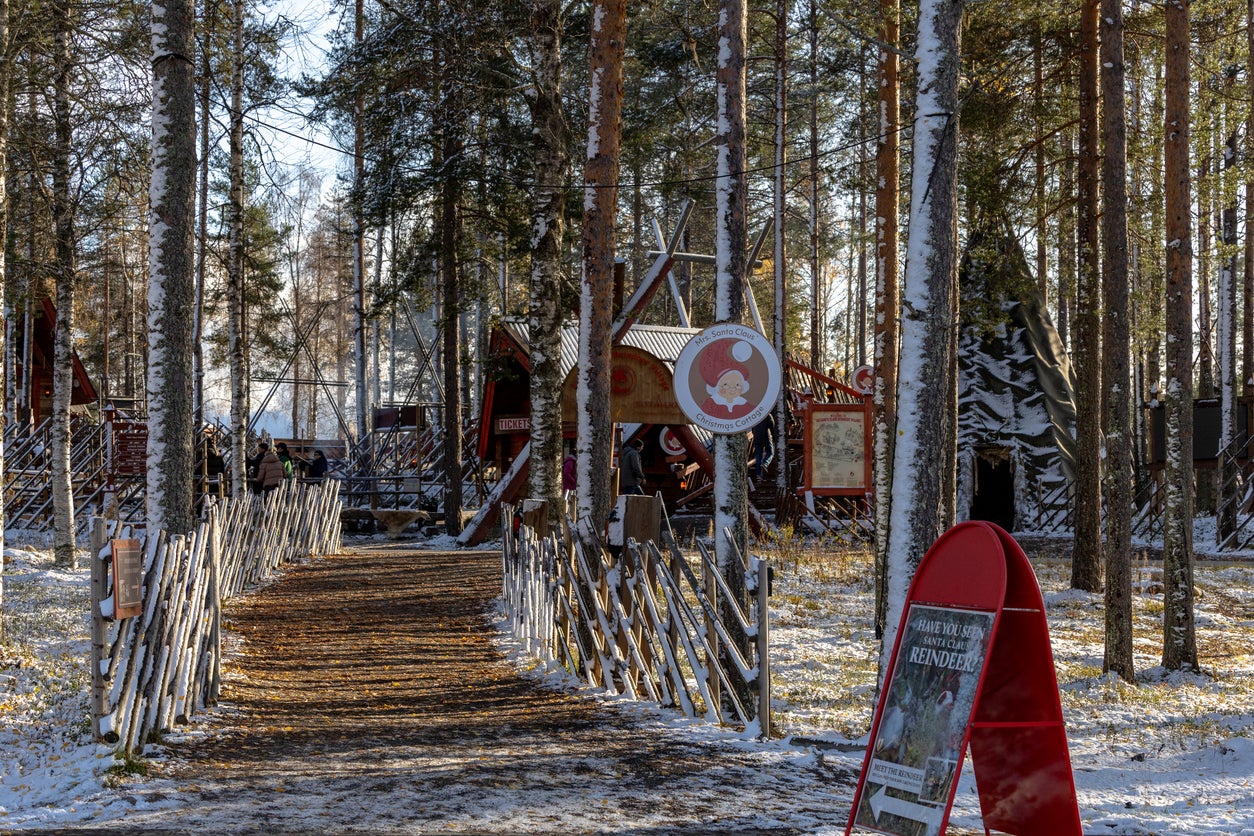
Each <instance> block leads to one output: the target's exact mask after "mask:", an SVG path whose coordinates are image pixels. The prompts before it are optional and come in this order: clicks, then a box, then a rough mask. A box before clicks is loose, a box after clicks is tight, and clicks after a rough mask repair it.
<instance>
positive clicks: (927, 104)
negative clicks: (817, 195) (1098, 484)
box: [880, 0, 963, 681]
mask: <svg viewBox="0 0 1254 836" xmlns="http://www.w3.org/2000/svg"><path fill="white" fill-rule="evenodd" d="M962 12H963V3H962V2H953V0H923V2H922V3H921V5H920V8H919V44H920V47H919V49H918V53H917V56H916V58H917V61H918V67H919V83H918V92H917V94H916V105H915V114H916V115H915V119H914V168H913V180H912V183H911V189H910V238H911V240H910V255H909V256H908V257H907V259H906V270H905V279H904V282H903V287H902V322H901V358H900V374H899V375H898V378H897V426H896V429H897V434H896V435H897V444H896V449H895V451H894V456H893V487H892V493H893V506H892V509H891V510H890V512H889V513H890V515H891V516H890V521H889V539H888V551H887V562H888V568H887V571H888V596H887V604H886V606H887V615H888V617H887V621H886V624H885V629H884V637H883V643H882V645H881V655H880V675H881V681H882V678H883V675H884V674H885V673H886V668H887V664H888V656H889V654H890V653H891V652H892V648H893V644H894V642H895V640H896V638H897V629H898V626H899V620H900V616H901V612H902V609H903V608H904V606H905V602H906V593H907V591H908V589H909V586H910V581H911V580H912V578H913V577H914V570H915V568H916V567H917V566H918V565H919V560H921V559H922V557H923V554H924V552H925V551H926V550H927V549H928V547H929V546H931V544H932V543H933V542H934V541H935V540H936V539H937V538H938V537H939V536H940V535H941V534H942V533H943V531H942V527H943V524H944V520H943V516H942V515H943V509H944V508H945V507H946V505H947V504H948V505H950V506H952V504H953V503H952V501H949V500H948V498H947V497H946V496H944V491H945V488H946V485H948V484H951V482H950V479H949V475H948V474H946V473H945V466H946V463H947V462H948V461H949V460H950V452H949V449H948V448H950V447H952V446H953V444H954V443H955V440H954V439H953V438H952V437H951V436H949V435H948V434H947V433H943V432H937V428H938V427H945V426H947V425H948V424H949V418H948V416H947V415H946V410H947V409H952V407H953V403H952V401H951V396H952V393H951V390H950V387H949V380H950V379H951V377H950V376H951V375H952V374H953V373H954V368H953V367H954V365H955V363H956V358H955V357H954V355H953V340H952V337H951V332H952V331H953V324H954V322H955V321H957V318H958V311H957V309H956V308H955V305H954V303H955V300H956V293H957V290H956V288H957V282H958V257H957V249H956V242H957V239H958V231H957V179H958V178H957V174H958V156H957V155H958V65H959V54H960V47H961V35H960V31H961V30H960V28H959V27H960V23H961V21H962Z"/></svg>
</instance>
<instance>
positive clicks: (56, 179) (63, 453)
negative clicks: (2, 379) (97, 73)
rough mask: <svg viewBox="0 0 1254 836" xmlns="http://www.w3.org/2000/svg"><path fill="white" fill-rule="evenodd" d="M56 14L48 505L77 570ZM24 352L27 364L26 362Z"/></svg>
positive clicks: (60, 44) (68, 248)
mask: <svg viewBox="0 0 1254 836" xmlns="http://www.w3.org/2000/svg"><path fill="white" fill-rule="evenodd" d="M54 10H55V14H56V27H57V30H56V45H55V50H56V51H55V59H54V60H55V62H56V78H55V80H54V82H53V91H54V103H53V119H54V122H55V130H56V145H55V148H54V149H53V155H52V202H53V210H52V211H53V227H54V235H55V238H56V244H55V250H56V254H55V255H56V266H55V271H56V286H57V324H56V332H55V337H54V343H53V362H52V439H51V447H52V508H53V531H54V534H53V539H54V548H55V560H56V563H57V565H58V566H63V567H72V568H78V561H77V557H76V555H75V553H74V486H73V482H72V470H71V462H70V398H71V396H72V395H73V391H74V388H73V387H74V282H75V275H74V271H75V259H74V208H73V204H72V200H73V197H72V195H71V194H70V149H71V147H72V142H73V133H72V128H71V126H70V71H71V64H70V60H71V59H70V33H71V31H72V29H71V25H70V13H71V12H70V0H59V2H58V3H57V4H56V6H55V7H54ZM29 358H30V355H27V363H28V364H29V363H30V359H29Z"/></svg>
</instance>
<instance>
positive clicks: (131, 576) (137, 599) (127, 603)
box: [109, 540, 144, 620]
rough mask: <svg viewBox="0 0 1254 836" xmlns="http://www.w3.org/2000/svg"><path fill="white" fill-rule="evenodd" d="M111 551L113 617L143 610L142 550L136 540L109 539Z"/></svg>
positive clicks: (129, 616)
mask: <svg viewBox="0 0 1254 836" xmlns="http://www.w3.org/2000/svg"><path fill="white" fill-rule="evenodd" d="M109 545H110V546H111V547H112V552H113V617H114V618H116V619H119V620H120V619H123V618H134V617H135V616H137V615H139V614H140V613H141V612H143V603H144V602H143V597H142V591H143V583H144V551H143V549H142V548H141V547H140V542H139V541H138V540H110V541H109Z"/></svg>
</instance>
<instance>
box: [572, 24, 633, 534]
mask: <svg viewBox="0 0 1254 836" xmlns="http://www.w3.org/2000/svg"><path fill="white" fill-rule="evenodd" d="M592 21H593V24H592V47H591V71H590V77H591V81H590V91H589V92H590V100H589V102H588V151H587V158H586V160H585V163H584V183H585V184H586V185H585V187H584V218H583V258H582V261H583V276H582V278H581V281H580V285H581V296H580V302H579V365H578V370H577V374H578V392H577V401H578V407H579V410H578V413H579V414H578V416H577V421H578V423H579V446H578V456H577V464H578V466H577V471H578V482H579V485H578V488H577V492H578V503H579V516H580V518H581V521H586V523H587V525H589V526H591V527H592V529H593V530H600V528H601V526H602V524H603V523H604V522H605V519H606V517H607V516H608V515H609V510H610V485H609V478H608V474H609V472H610V467H609V462H610V456H611V452H612V451H611V449H610V448H611V444H612V427H611V426H610V424H609V414H610V332H611V329H612V326H613V294H614V218H615V214H616V204H617V201H618V170H619V167H618V156H619V154H618V151H619V147H620V146H621V143H622V112H623V52H624V46H625V40H626V37H627V6H626V0H595V2H594V3H593V6H592Z"/></svg>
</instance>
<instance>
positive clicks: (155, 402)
mask: <svg viewBox="0 0 1254 836" xmlns="http://www.w3.org/2000/svg"><path fill="white" fill-rule="evenodd" d="M194 32H195V4H194V3H193V2H192V0H156V2H155V3H154V5H153V20H152V38H153V57H152V67H153V114H152V147H153V160H152V168H153V171H152V187H151V197H150V199H149V204H150V206H151V213H152V214H151V218H152V220H151V222H150V227H149V230H150V231H149V241H150V243H149V248H150V250H151V257H150V259H149V263H150V264H151V265H152V270H151V273H150V275H149V277H148V344H149V353H148V485H147V487H148V530H149V531H151V532H153V533H154V534H155V533H156V532H158V531H166V532H169V533H171V534H183V533H185V532H189V531H191V529H192V526H193V524H194V522H195V514H194V510H193V504H194V503H193V500H192V485H193V482H192V471H193V468H194V466H195V458H194V452H193V448H194V445H193V439H194V438H195V435H196V432H195V429H194V424H195V422H194V416H193V408H194V401H193V399H192V395H193V392H194V387H193V364H192V345H193V339H192V335H193V324H194V319H195V317H194V312H195V303H196V284H195V258H194V253H195V234H194V223H195V205H196V65H195V63H194V56H195V54H196V47H195V42H194Z"/></svg>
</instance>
